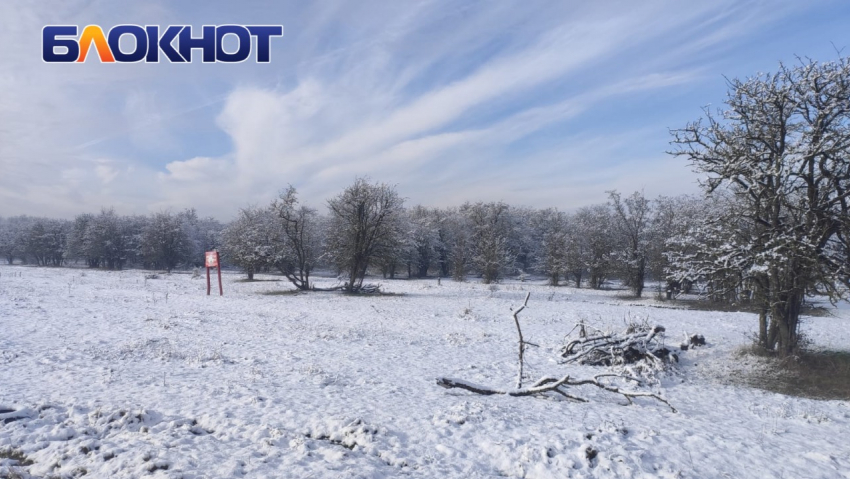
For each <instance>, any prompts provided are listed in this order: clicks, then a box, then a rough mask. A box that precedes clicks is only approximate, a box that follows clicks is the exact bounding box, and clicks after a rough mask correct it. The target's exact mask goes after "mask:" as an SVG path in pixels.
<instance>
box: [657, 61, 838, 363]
mask: <svg viewBox="0 0 850 479" xmlns="http://www.w3.org/2000/svg"><path fill="white" fill-rule="evenodd" d="M726 105H727V109H726V110H723V111H720V112H719V113H718V114H717V115H715V114H713V113H712V112H711V111H710V110H708V109H706V111H705V118H704V119H703V120H698V121H696V122H693V123H690V124H688V125H687V126H685V128H683V129H680V130H675V131H673V132H672V133H673V135H674V139H673V144H674V146H675V151H674V152H673V153H674V154H676V155H679V156H684V157H685V158H687V159H688V160H690V161H691V163H692V164H693V165H694V166H695V167H696V169H697V170H698V171H700V172H702V173H705V174H706V176H707V178H706V180H705V181H704V183H703V186H704V188H705V189H706V191H707V192H708V193H714V192H717V191H719V190H722V189H724V188H725V189H727V190H728V191H730V192H731V194H733V195H734V196H735V197H736V200H737V201H736V203H735V204H736V205H737V206H739V207H737V208H733V209H732V210H731V211H729V212H728V214H726V215H724V217H723V218H720V219H719V220H717V221H710V222H707V223H706V224H705V226H704V229H705V230H706V231H705V235H706V236H708V237H709V238H711V239H712V241H710V243H711V244H712V245H713V248H712V249H707V248H701V249H700V251H698V252H697V253H696V254H694V255H692V258H688V257H681V258H679V266H680V268H679V270H680V272H684V273H687V274H688V275H689V276H690V277H693V276H694V275H697V276H711V275H712V274H714V273H717V272H718V271H728V272H731V273H735V274H736V275H737V279H736V281H735V283H736V284H742V283H747V284H748V285H750V286H751V287H752V288H753V294H752V296H753V299H754V301H756V303H757V304H760V305H761V307H762V308H763V312H762V314H761V315H760V324H759V343H760V344H761V345H762V346H764V347H765V348H768V349H777V350H779V352H780V353H781V354H789V353H791V352H792V351H794V349H795V348H796V347H797V344H798V338H799V335H798V328H797V327H798V324H799V315H800V310H801V307H802V303H803V300H804V298H805V296H806V294H807V293H811V292H815V291H817V292H820V293H824V294H828V295H829V296H830V297H831V298H833V299H837V298H839V297H841V296H843V295H844V294H845V291H846V290H847V287H850V270H848V266H850V261H848V260H850V198H848V197H850V59H848V58H842V59H840V60H839V61H836V62H828V63H817V62H814V61H807V62H803V63H801V64H800V65H798V66H796V67H786V66H784V65H780V67H779V70H778V72H776V73H773V74H763V75H757V76H755V77H752V78H748V79H745V80H738V79H735V80H731V81H730V82H729V93H728V96H727V99H726ZM732 277H734V275H732ZM768 321H769V323H768Z"/></svg>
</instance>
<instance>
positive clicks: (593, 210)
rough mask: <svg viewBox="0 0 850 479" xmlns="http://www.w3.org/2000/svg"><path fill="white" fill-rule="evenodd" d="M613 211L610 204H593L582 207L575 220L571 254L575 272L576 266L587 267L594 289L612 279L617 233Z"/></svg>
mask: <svg viewBox="0 0 850 479" xmlns="http://www.w3.org/2000/svg"><path fill="white" fill-rule="evenodd" d="M611 223H612V219H611V211H610V210H609V208H608V206H607V205H592V206H586V207H583V208H580V209H579V210H578V211H577V212H576V213H575V214H574V215H573V216H572V217H571V218H570V225H571V228H570V230H571V235H570V236H571V238H572V239H571V241H569V242H568V243H567V244H568V250H567V251H568V252H569V253H568V254H569V255H570V256H573V257H574V258H576V259H577V261H576V260H574V259H571V260H570V261H571V264H573V266H572V267H571V270H574V271H575V268H576V266H575V263H573V261H576V262H578V263H579V264H583V265H584V270H585V271H586V272H587V275H588V283H589V284H590V287H591V288H593V289H599V288H601V287H602V285H603V284H604V283H605V280H606V279H608V278H609V276H610V275H611V271H612V264H613V259H612V258H613V254H614V234H613V231H612V225H611Z"/></svg>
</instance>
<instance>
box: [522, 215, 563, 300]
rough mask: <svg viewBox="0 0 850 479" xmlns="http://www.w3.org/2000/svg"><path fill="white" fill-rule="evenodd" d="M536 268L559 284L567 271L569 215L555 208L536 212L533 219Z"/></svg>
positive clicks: (552, 282) (552, 281)
mask: <svg viewBox="0 0 850 479" xmlns="http://www.w3.org/2000/svg"><path fill="white" fill-rule="evenodd" d="M531 228H532V231H533V233H532V234H533V237H534V244H535V248H534V249H535V252H534V257H535V259H536V268H537V270H538V271H540V272H541V273H543V274H545V275H546V276H547V277H548V278H549V284H551V285H552V286H557V285H558V284H559V283H560V280H561V277H562V275H564V276H565V275H566V274H567V273H566V271H567V267H568V264H567V237H568V235H567V215H566V214H565V213H563V212H561V211H558V210H557V209H555V208H546V209H543V210H540V211H537V212H535V213H534V214H533V215H532V219H531Z"/></svg>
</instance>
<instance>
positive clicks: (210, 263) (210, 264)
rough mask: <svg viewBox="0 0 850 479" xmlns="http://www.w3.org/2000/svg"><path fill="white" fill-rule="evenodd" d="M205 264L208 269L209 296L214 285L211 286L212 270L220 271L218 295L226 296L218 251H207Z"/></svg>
mask: <svg viewBox="0 0 850 479" xmlns="http://www.w3.org/2000/svg"><path fill="white" fill-rule="evenodd" d="M204 264H205V265H206V267H207V296H209V295H210V290H211V289H212V285H211V284H210V268H215V269H216V271H218V295H219V296H224V289H223V288H222V287H221V265H220V258H219V256H218V251H207V252H206V253H204Z"/></svg>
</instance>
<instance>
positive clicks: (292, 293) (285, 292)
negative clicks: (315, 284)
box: [260, 289, 302, 296]
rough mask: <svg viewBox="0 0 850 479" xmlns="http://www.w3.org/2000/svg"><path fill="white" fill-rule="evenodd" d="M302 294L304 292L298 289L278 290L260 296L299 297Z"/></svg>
mask: <svg viewBox="0 0 850 479" xmlns="http://www.w3.org/2000/svg"><path fill="white" fill-rule="evenodd" d="M301 293H302V291H299V290H297V289H276V290H274V291H263V292H261V293H260V294H262V295H264V296H297V295H299V294H301Z"/></svg>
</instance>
